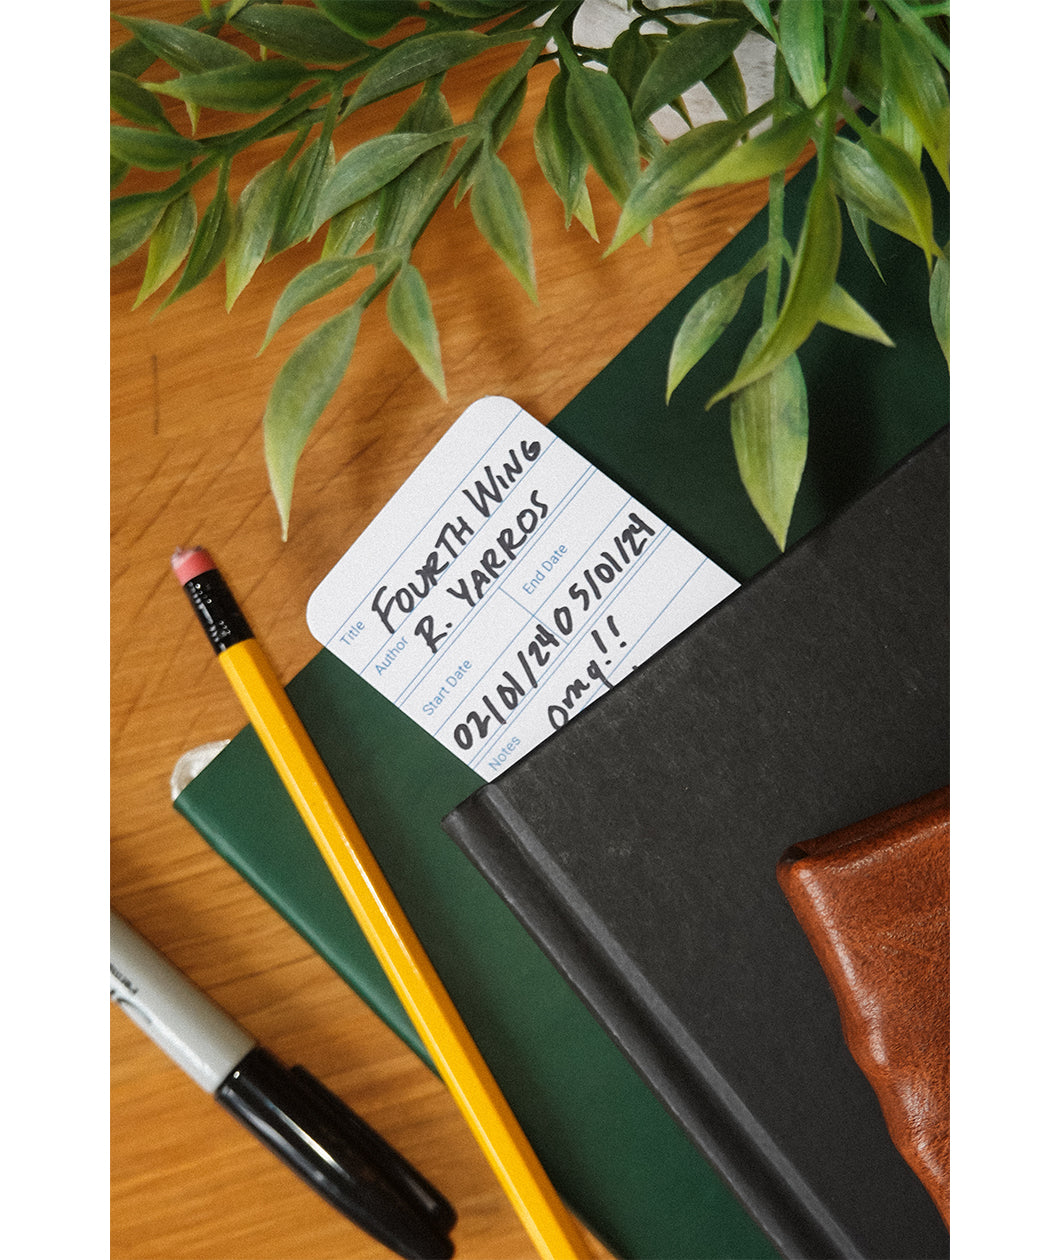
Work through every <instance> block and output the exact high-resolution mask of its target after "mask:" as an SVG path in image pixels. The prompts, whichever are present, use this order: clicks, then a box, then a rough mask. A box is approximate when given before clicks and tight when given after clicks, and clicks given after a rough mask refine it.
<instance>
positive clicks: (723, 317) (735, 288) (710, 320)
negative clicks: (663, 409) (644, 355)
mask: <svg viewBox="0 0 1060 1260" xmlns="http://www.w3.org/2000/svg"><path fill="white" fill-rule="evenodd" d="M745 288H746V286H745V285H741V284H740V283H739V281H738V279H737V277H736V276H728V277H727V278H726V279H724V280H721V281H719V282H718V283H717V284H715V285H712V286H711V287H710V288H709V289H708V290H707V291H706V293H704V294H702V295H701V296H700V297H699V298H698V299H697V300H696V302H695V304H694V305H693V306H692V308H691V309H690V310H689V312H688V314H687V315H686V316H685V317H684V319H683V320H682V321H681V326H680V328H678V330H677V336H676V337H675V338H674V344H673V346H672V348H671V350H670V364H669V369H668V371H667V377H666V401H667V402H669V401H670V395H671V394H672V393H673V392H674V390H675V389H676V388H677V386H678V385H679V384H680V383H681V381H683V380H684V378H685V376H686V375H687V374H688V372H689V370H690V369H691V368H693V367H694V366H695V365H696V364H697V363H698V362H699V360H700V359H701V358H702V357H703V356H704V355H705V354H706V353H707V351H708V350H709V349H710V348H711V346H713V345H714V343H715V342H716V341H717V340H718V338H719V337H720V336H721V334H722V333H723V332H724V331H725V329H726V328H728V326H729V325H730V324H731V323H732V321H733V320H734V319H735V318H736V314H737V312H738V311H739V309H740V304H741V302H742V301H743V295H744V291H745Z"/></svg>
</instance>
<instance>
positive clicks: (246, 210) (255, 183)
mask: <svg viewBox="0 0 1060 1260" xmlns="http://www.w3.org/2000/svg"><path fill="white" fill-rule="evenodd" d="M284 174H285V172H284V167H283V162H282V161H281V160H279V159H278V160H276V161H275V162H270V163H269V164H268V166H265V167H262V169H261V170H260V171H258V172H257V174H256V175H254V177H253V178H252V179H251V180H250V181H249V183H248V184H247V186H246V187H245V188H244V189H243V191H242V192H241V193H240V195H239V201H238V202H237V203H236V211H235V219H234V222H233V226H232V240H231V243H230V244H229V246H228V250H227V252H226V254H225V297H226V304H225V306H226V309H227V310H231V309H232V304H233V302H235V300H236V298H237V297H238V296H239V295H240V293H242V292H243V290H244V289H245V288H246V286H247V284H248V283H249V282H250V279H251V277H252V276H253V275H254V273H255V272H256V271H257V269H258V267H259V266H260V265H261V262H262V259H263V258H264V257H265V255H266V253H267V252H268V248H269V243H270V241H271V240H272V234H273V232H274V231H275V229H276V223H277V220H278V218H279V213H280V196H279V193H280V188H281V187H282V185H283V180H284Z"/></svg>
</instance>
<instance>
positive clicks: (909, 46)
mask: <svg viewBox="0 0 1060 1260" xmlns="http://www.w3.org/2000/svg"><path fill="white" fill-rule="evenodd" d="M880 21H881V23H882V31H881V42H882V55H883V73H884V78H885V81H886V82H887V83H888V84H890V86H891V88H892V90H893V91H894V95H895V97H896V99H897V102H898V105H899V108H900V109H901V110H902V112H903V113H904V114H905V115H906V117H908V118H909V120H910V121H911V123H912V124H913V126H914V127H915V128H916V131H917V134H918V135H919V136H920V139H921V140H922V141H923V143H924V148H926V149H927V151H928V153H929V154H930V155H931V160H932V162H934V164H935V169H936V170H937V171H938V172H939V174H940V175H941V176H942V179H943V181H944V182H945V184H946V186H947V187H949V176H950V98H949V92H948V91H947V89H946V81H945V79H944V78H943V75H942V70H941V68H940V67H939V64H938V62H937V61H936V60H935V58H934V57H933V56H932V55H931V52H930V50H929V49H928V48H927V46H926V45H925V44H924V43H923V41H922V40H920V39H918V38H917V36H916V34H915V33H914V32H913V31H912V30H910V29H909V27H908V26H905V25H901V24H899V23H897V22H895V21H893V20H892V19H891V17H890V15H889V14H887V13H885V12H881V14H880Z"/></svg>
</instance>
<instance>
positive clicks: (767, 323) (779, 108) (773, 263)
mask: <svg viewBox="0 0 1060 1260" xmlns="http://www.w3.org/2000/svg"><path fill="white" fill-rule="evenodd" d="M790 99H791V76H790V75H789V74H788V67H787V65H786V63H785V61H784V56H783V54H782V53H781V51H780V49H779V48H778V49H777V53H776V57H775V59H774V61H773V122H774V124H776V123H777V122H778V121H779V120H780V119H781V118H782V117H783V116H784V112H785V109H786V107H787V104H788V102H789V101H790ZM783 242H784V172H783V171H777V172H776V173H775V174H773V175H770V177H769V263H768V265H767V268H766V295H765V299H764V301H763V303H762V327H763V329H765V330H766V331H767V332H768V330H769V329H770V328H772V327H773V325H774V324H775V323H776V322H777V316H778V315H779V313H780V282H781V279H782V277H783V269H784V251H783V248H782V246H783Z"/></svg>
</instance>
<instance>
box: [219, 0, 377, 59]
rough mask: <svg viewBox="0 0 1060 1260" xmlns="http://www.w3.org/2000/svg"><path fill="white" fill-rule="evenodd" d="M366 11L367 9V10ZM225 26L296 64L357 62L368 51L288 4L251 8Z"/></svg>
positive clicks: (321, 17)
mask: <svg viewBox="0 0 1060 1260" xmlns="http://www.w3.org/2000/svg"><path fill="white" fill-rule="evenodd" d="M369 7H370V6H369ZM228 20H229V22H230V24H231V25H232V26H234V27H235V28H236V30H237V31H241V32H242V33H243V34H244V35H249V36H250V37H251V39H255V40H257V42H258V43H259V44H262V45H264V46H265V47H266V48H268V49H271V50H272V52H277V53H282V54H283V55H284V56H285V57H294V58H295V59H296V60H297V61H305V62H313V63H323V64H325V65H340V64H344V63H346V62H351V61H357V60H359V59H360V58H361V57H364V56H365V55H366V54H367V53H368V52H369V51H370V50H369V47H368V45H367V44H365V43H364V42H363V41H362V40H360V39H357V38H355V37H354V36H353V35H351V34H349V32H348V31H345V30H343V29H340V27H339V25H338V23H336V22H333V21H331V18H330V15H325V14H324V13H322V12H320V11H319V6H318V8H316V9H305V8H302V7H301V6H296V5H290V4H283V5H280V4H254V5H249V6H248V7H246V8H244V9H242V10H240V12H239V14H238V16H236V17H230V18H229V19H228Z"/></svg>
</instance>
